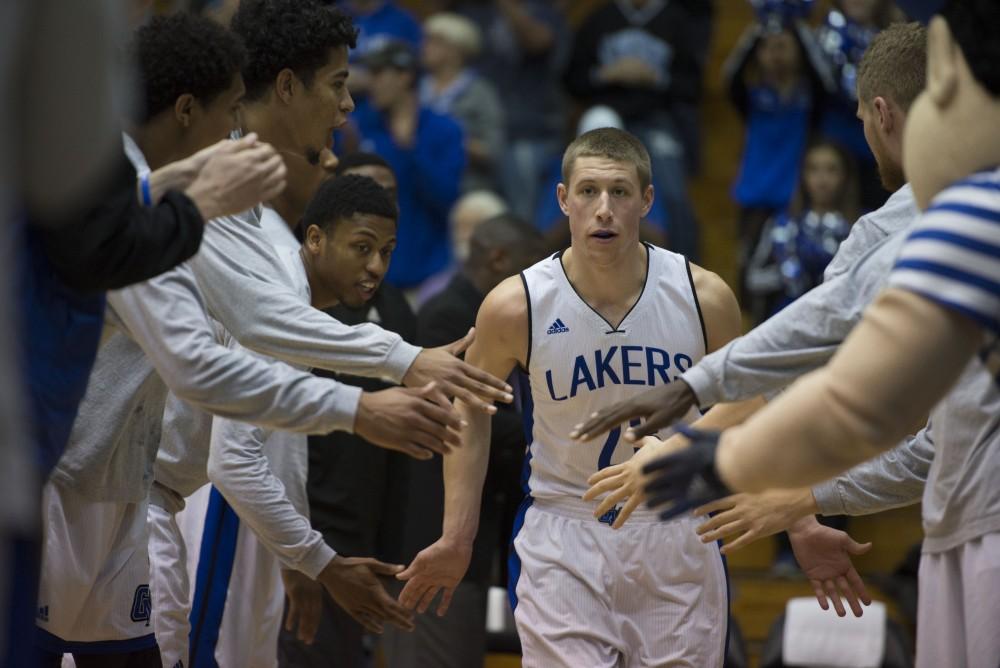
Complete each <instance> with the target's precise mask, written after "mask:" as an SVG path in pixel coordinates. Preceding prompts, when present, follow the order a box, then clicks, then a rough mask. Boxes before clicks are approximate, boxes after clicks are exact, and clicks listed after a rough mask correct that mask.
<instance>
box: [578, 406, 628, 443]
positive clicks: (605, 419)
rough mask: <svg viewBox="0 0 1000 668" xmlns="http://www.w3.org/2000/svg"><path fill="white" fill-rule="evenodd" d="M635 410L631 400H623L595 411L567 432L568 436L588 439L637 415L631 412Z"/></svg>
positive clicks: (583, 439) (580, 439)
mask: <svg viewBox="0 0 1000 668" xmlns="http://www.w3.org/2000/svg"><path fill="white" fill-rule="evenodd" d="M635 410H636V409H635V408H634V407H633V404H632V403H631V402H628V401H623V402H621V403H618V404H615V405H614V406H611V407H610V408H605V409H604V410H600V411H597V412H596V413H593V414H592V415H591V416H590V417H589V418H588V419H586V420H584V421H583V422H581V423H580V424H578V425H576V426H575V427H573V431H571V432H570V433H569V437H570V438H572V439H574V440H577V441H589V440H590V439H592V438H595V437H597V436H600V435H601V434H603V433H605V432H608V431H611V430H612V429H614V428H615V427H617V426H619V425H621V424H623V423H625V422H628V421H629V420H630V419H631V418H633V417H639V414H633V411H635Z"/></svg>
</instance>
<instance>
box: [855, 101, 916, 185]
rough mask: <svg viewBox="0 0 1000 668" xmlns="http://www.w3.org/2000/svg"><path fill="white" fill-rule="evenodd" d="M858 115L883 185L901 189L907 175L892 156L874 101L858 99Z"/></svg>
mask: <svg viewBox="0 0 1000 668" xmlns="http://www.w3.org/2000/svg"><path fill="white" fill-rule="evenodd" d="M856 115H857V117H858V118H859V119H861V124H862V126H863V128H864V133H865V141H866V142H868V148H870V149H871V150H872V155H873V156H875V164H876V165H878V175H879V179H880V180H881V181H882V187H883V188H885V189H886V190H888V191H890V192H895V191H896V190H899V189H900V188H901V187H902V186H903V184H904V183H906V177H904V176H903V169H902V165H900V164H899V163H898V162H897V161H896V159H895V158H893V157H892V153H891V152H890V151H889V149H888V147H887V146H886V144H887V142H888V139H887V138H886V136H885V133H884V131H883V130H882V125H881V124H880V123H879V114H878V110H876V109H875V105H874V103H872V102H865V101H864V100H861V99H858V111H857V114H856Z"/></svg>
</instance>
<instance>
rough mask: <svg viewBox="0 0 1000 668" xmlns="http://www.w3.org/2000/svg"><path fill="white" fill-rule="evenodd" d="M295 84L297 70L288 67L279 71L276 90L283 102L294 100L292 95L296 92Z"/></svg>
mask: <svg viewBox="0 0 1000 668" xmlns="http://www.w3.org/2000/svg"><path fill="white" fill-rule="evenodd" d="M295 84H296V77H295V72H292V71H291V70H290V69H288V68H287V67H286V68H285V69H283V70H281V71H280V72H278V76H277V77H275V79H274V92H275V94H276V95H277V96H278V97H279V98H281V101H282V102H284V103H285V104H288V103H289V102H291V101H292V96H293V95H294V94H295Z"/></svg>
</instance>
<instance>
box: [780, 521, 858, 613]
mask: <svg viewBox="0 0 1000 668" xmlns="http://www.w3.org/2000/svg"><path fill="white" fill-rule="evenodd" d="M788 538H789V539H790V540H791V542H792V551H793V552H794V553H795V560H796V561H798V562H799V567H800V568H801V569H802V572H803V573H804V574H805V576H806V577H807V578H809V583H810V584H811V585H812V588H813V592H814V593H815V594H816V600H817V601H819V605H820V607H821V608H823V609H824V610H829V609H830V605H829V603H828V601H827V598H829V599H830V600H831V601H833V608H834V610H836V611H837V616H839V617H844V616H845V615H846V614H847V612H846V611H845V610H844V604H843V602H842V600H841V597H843V598H846V599H847V603H848V605H849V606H850V608H851V612H853V613H854V616H855V617H860V616H861V615H862V612H863V611H862V608H861V604H862V603H864V604H865V605H871V602H872V599H871V597H870V596H869V595H868V590H867V589H865V583H864V582H863V581H862V580H861V576H860V575H858V572H857V571H856V570H855V569H854V564H853V563H852V562H851V557H852V556H856V555H859V554H864V553H866V552H868V550H870V549H871V548H872V544H871V543H864V544H861V543H857V542H855V541H854V540H853V539H852V538H851V537H850V536H848V535H847V534H846V533H845V532H843V531H839V530H837V529H832V528H830V527H826V526H823V525H822V524H820V523H819V522H817V521H816V518H815V517H812V516H810V517H808V518H806V519H804V520H801V521H799V522H797V523H796V524H795V526H794V527H792V529H790V530H789V531H788Z"/></svg>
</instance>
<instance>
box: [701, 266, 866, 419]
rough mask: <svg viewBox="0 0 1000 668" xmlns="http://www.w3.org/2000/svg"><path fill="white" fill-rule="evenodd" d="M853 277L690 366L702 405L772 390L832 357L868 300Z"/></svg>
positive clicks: (768, 393) (809, 295) (819, 290)
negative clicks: (853, 280)
mask: <svg viewBox="0 0 1000 668" xmlns="http://www.w3.org/2000/svg"><path fill="white" fill-rule="evenodd" d="M847 278H848V277H845V278H843V279H838V280H837V281H831V282H830V283H825V284H823V285H821V286H819V287H817V288H815V289H814V290H811V291H810V292H808V293H807V294H805V295H804V296H802V297H801V298H799V299H798V300H796V301H795V302H793V303H792V304H790V305H788V306H787V307H786V308H784V309H782V310H781V311H780V312H779V313H777V314H775V315H774V316H772V317H771V318H769V319H768V320H767V321H765V322H764V323H762V324H761V325H759V326H758V327H756V328H754V329H753V330H751V331H750V332H749V333H747V334H745V335H744V336H741V337H739V338H737V339H734V340H733V341H731V342H730V343H729V344H727V345H726V346H724V347H723V348H721V349H720V350H717V351H715V352H714V353H712V354H710V355H707V356H705V357H704V358H702V360H701V361H700V362H699V363H698V364H696V365H695V366H694V367H692V368H690V369H688V370H687V371H686V372H685V373H684V375H683V376H682V378H683V379H684V381H685V382H686V383H687V384H688V385H689V386H690V387H691V389H692V391H694V393H695V395H696V396H697V397H698V403H699V405H700V406H702V407H707V406H712V405H714V404H717V403H722V402H733V401H743V400H746V399H751V398H753V397H757V396H760V395H764V396H772V395H773V394H775V393H776V392H778V391H780V390H783V389H784V388H785V387H787V386H788V385H790V384H791V383H792V382H793V381H794V380H796V379H797V378H799V377H800V376H803V375H805V374H806V373H809V372H810V371H814V370H815V369H818V368H820V367H822V366H823V365H824V364H826V363H827V362H829V360H830V359H831V358H832V357H833V355H834V353H835V352H836V351H837V348H838V346H839V345H840V344H841V343H842V342H843V341H844V339H845V338H847V336H848V334H849V333H850V332H851V330H852V329H853V328H854V327H855V325H856V324H857V323H858V322H859V321H860V320H861V315H862V310H863V308H864V305H865V303H867V302H866V301H865V295H864V294H859V292H860V293H864V290H863V289H858V288H857V286H856V283H854V282H851V281H848V280H847Z"/></svg>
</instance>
